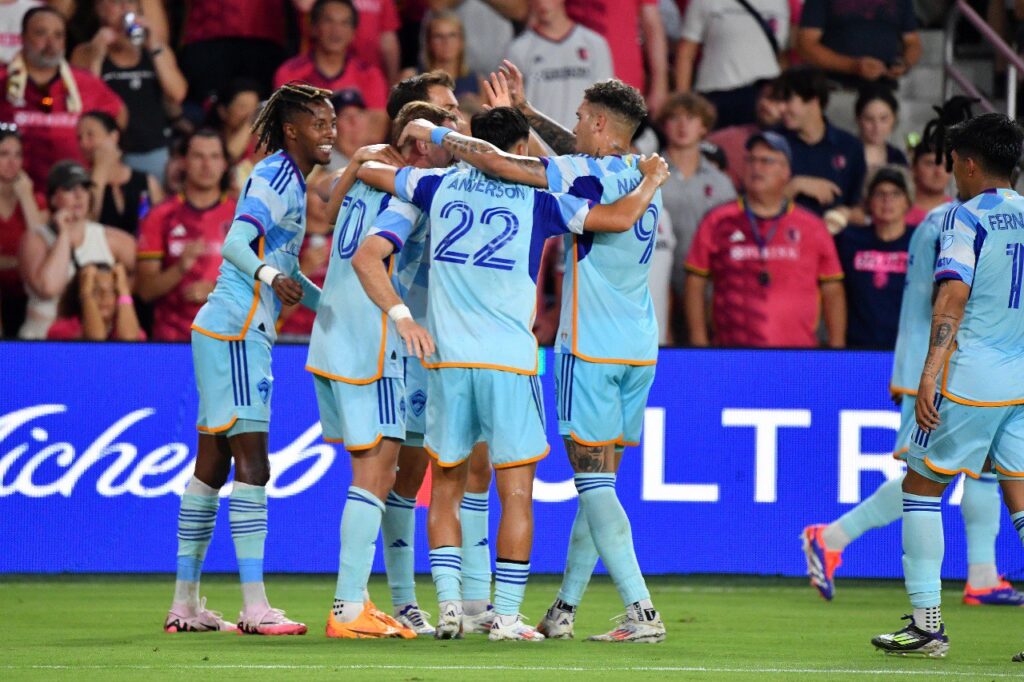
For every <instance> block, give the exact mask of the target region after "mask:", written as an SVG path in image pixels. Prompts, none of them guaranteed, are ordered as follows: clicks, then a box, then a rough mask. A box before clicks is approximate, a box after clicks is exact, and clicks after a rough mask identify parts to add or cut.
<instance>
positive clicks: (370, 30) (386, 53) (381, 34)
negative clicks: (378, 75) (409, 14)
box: [292, 0, 402, 83]
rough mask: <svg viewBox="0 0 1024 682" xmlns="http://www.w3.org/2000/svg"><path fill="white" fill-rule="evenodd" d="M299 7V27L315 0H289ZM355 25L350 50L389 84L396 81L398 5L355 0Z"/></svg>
mask: <svg viewBox="0 0 1024 682" xmlns="http://www.w3.org/2000/svg"><path fill="white" fill-rule="evenodd" d="M292 4H293V5H294V6H295V8H296V9H297V10H299V13H300V17H299V22H300V27H302V28H304V29H305V28H306V27H307V26H308V24H309V13H310V10H312V9H313V5H314V4H315V0H292ZM356 5H357V7H356V9H358V10H359V25H358V26H356V36H355V38H353V40H352V51H353V54H354V55H355V56H356V57H359V59H361V60H363V61H364V62H366V63H367V64H371V65H373V66H376V67H377V68H378V69H380V70H381V71H382V72H384V75H385V76H386V77H387V79H388V82H389V83H394V82H395V81H396V80H398V71H399V69H400V68H401V62H402V52H401V48H400V46H399V42H398V29H399V28H401V22H400V21H399V18H398V7H397V6H396V4H395V0H358V2H357V3H356Z"/></svg>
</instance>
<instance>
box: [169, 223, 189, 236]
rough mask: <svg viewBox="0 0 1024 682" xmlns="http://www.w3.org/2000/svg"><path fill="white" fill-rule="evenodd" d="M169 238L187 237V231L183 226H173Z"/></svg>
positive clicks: (179, 224)
mask: <svg viewBox="0 0 1024 682" xmlns="http://www.w3.org/2000/svg"><path fill="white" fill-rule="evenodd" d="M170 236H171V237H172V238H176V237H187V236H188V230H187V229H185V226H184V225H182V224H181V223H178V224H177V225H175V226H174V228H172V229H171V234H170Z"/></svg>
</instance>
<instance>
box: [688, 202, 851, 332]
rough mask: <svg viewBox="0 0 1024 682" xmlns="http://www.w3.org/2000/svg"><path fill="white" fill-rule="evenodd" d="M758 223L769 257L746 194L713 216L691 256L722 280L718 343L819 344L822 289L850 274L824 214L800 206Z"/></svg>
mask: <svg viewBox="0 0 1024 682" xmlns="http://www.w3.org/2000/svg"><path fill="white" fill-rule="evenodd" d="M756 220H757V224H758V234H759V235H763V236H764V237H765V244H764V246H765V248H764V257H762V249H761V247H760V246H759V244H758V239H759V238H758V237H756V236H755V235H754V232H753V230H752V229H751V224H750V219H749V217H748V213H747V211H746V209H745V207H744V204H743V200H742V199H741V200H738V201H736V202H733V203H729V204H725V205H723V206H719V207H718V208H715V209H713V210H712V211H711V212H710V213H708V215H707V217H706V218H705V219H704V220H703V221H702V222H701V225H700V227H699V228H698V230H697V235H696V237H694V240H693V244H692V246H691V247H690V253H689V255H688V256H687V258H686V269H687V270H689V271H690V272H693V273H696V274H698V275H701V276H703V277H710V278H712V279H713V281H714V291H713V294H712V306H711V307H712V319H713V323H714V329H715V344H716V345H719V346H762V347H767V346H775V347H814V346H817V345H818V339H817V329H818V311H819V309H820V303H821V302H820V299H819V292H818V287H819V285H820V283H821V282H827V281H831V280H840V279H842V278H843V269H842V267H841V266H840V264H839V258H838V257H837V256H836V249H835V246H834V244H833V243H832V237H831V236H830V235H829V233H828V230H827V229H826V228H825V224H824V223H823V222H822V221H821V219H820V218H818V217H817V216H815V215H814V214H813V213H811V212H810V211H807V210H804V209H802V208H799V207H797V206H794V205H793V204H788V206H787V207H786V209H785V210H784V212H783V214H782V215H781V216H779V217H777V218H775V219H769V220H765V219H761V218H757V219H756Z"/></svg>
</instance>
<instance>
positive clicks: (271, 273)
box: [259, 265, 281, 287]
mask: <svg viewBox="0 0 1024 682" xmlns="http://www.w3.org/2000/svg"><path fill="white" fill-rule="evenodd" d="M280 274H281V271H280V270H277V269H275V268H272V267H270V266H269V265H263V266H261V267H260V274H259V279H260V281H261V282H263V283H264V284H266V285H267V286H268V287H272V286H274V278H275V277H277V276H278V275H280Z"/></svg>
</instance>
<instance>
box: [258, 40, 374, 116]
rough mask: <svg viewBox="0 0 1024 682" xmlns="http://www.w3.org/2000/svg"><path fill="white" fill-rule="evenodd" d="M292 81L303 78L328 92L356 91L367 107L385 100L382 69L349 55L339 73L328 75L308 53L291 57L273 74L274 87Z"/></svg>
mask: <svg viewBox="0 0 1024 682" xmlns="http://www.w3.org/2000/svg"><path fill="white" fill-rule="evenodd" d="M292 80H302V81H306V82H307V83H309V84H311V85H315V86H316V87H318V88H326V89H327V90H330V91H331V92H338V91H339V90H346V89H348V88H352V89H355V90H358V91H359V94H361V95H362V96H363V101H364V102H366V108H367V109H377V110H383V109H384V107H385V106H386V105H387V101H388V82H387V79H386V78H384V74H383V72H381V70H380V69H378V68H377V67H376V66H370V65H369V64H367V63H366V62H364V61H362V60H361V59H358V58H355V57H352V56H349V57H348V59H346V60H345V66H344V68H342V70H341V73H336V74H334V75H330V76H329V75H327V74H324V73H321V72H320V69H319V68H317V65H316V62H314V61H313V54H312V53H311V52H310V53H307V54H303V55H299V56H297V57H292V58H291V59H289V60H288V61H286V62H285V63H284V64H282V65H281V66H280V68H278V70H277V73H275V74H274V87H275V88H279V87H281V86H282V85H284V84H285V83H287V82H288V81H292Z"/></svg>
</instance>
